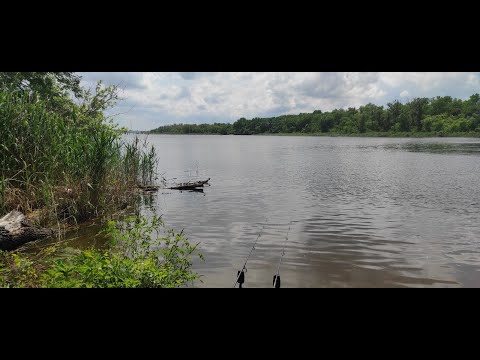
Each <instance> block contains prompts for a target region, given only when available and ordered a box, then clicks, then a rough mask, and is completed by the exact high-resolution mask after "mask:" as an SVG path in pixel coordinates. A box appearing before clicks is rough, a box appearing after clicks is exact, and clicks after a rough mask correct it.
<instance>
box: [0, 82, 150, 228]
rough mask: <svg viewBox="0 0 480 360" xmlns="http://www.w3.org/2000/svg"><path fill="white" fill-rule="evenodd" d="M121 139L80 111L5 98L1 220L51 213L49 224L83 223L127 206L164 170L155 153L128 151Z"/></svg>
mask: <svg viewBox="0 0 480 360" xmlns="http://www.w3.org/2000/svg"><path fill="white" fill-rule="evenodd" d="M123 132H124V131H123V130H121V129H118V128H117V127H116V126H114V125H113V124H112V123H111V122H108V121H107V120H106V119H105V117H104V116H103V114H98V113H96V114H94V115H92V114H90V113H88V112H87V111H85V109H83V108H82V107H81V106H79V105H76V104H73V103H71V104H68V106H67V107H66V108H65V109H62V111H61V112H60V111H58V110H54V109H52V108H51V107H50V105H49V103H47V102H45V101H43V100H41V99H39V98H38V97H37V96H35V95H32V94H31V93H29V92H26V91H7V90H3V91H0V213H1V214H4V213H6V212H7V211H10V210H12V209H19V210H21V211H23V212H26V213H29V212H32V211H33V210H35V209H40V208H43V209H45V208H46V209H48V211H47V213H48V220H68V221H82V220H86V219H88V218H92V217H96V216H99V215H102V214H104V213H105V212H106V211H108V210H109V209H111V208H112V207H117V206H122V205H123V204H124V203H125V201H127V199H128V198H129V195H128V192H129V191H130V190H131V188H132V185H137V184H147V183H152V182H153V181H154V179H155V174H156V167H157V165H158V159H157V153H156V151H155V149H154V148H153V147H148V144H147V143H146V142H144V143H143V144H140V143H139V140H138V138H137V139H135V141H134V142H133V143H132V144H128V143H124V141H123V140H122V137H121V136H122V134H123ZM1 214H0V215H1ZM45 221H47V220H45Z"/></svg>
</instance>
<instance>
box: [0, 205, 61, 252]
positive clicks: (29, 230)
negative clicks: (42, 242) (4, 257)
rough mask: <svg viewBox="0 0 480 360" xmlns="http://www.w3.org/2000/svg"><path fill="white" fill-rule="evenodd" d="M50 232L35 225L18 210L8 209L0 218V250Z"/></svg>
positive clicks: (16, 246)
mask: <svg viewBox="0 0 480 360" xmlns="http://www.w3.org/2000/svg"><path fill="white" fill-rule="evenodd" d="M52 234H53V231H52V230H51V229H45V228H38V227H35V226H34V225H33V224H32V223H31V222H30V221H28V220H27V219H26V218H25V215H23V214H22V213H21V212H20V211H16V210H13V211H10V212H9V213H8V214H7V215H5V216H4V217H2V218H0V250H13V249H16V248H18V247H20V246H22V245H23V244H25V243H27V242H30V241H34V240H37V239H41V238H44V237H47V236H50V235H52Z"/></svg>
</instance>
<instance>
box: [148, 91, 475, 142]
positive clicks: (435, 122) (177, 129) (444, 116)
mask: <svg viewBox="0 0 480 360" xmlns="http://www.w3.org/2000/svg"><path fill="white" fill-rule="evenodd" d="M151 132H152V133H160V134H162V133H163V134H222V135H227V134H235V135H253V134H281V133H287V134H288V133H305V134H310V133H330V134H338V135H350V134H364V133H367V134H368V133H387V134H399V133H430V134H435V135H439V136H444V135H449V134H456V133H472V134H480V95H479V94H474V95H472V96H470V98H469V99H467V100H461V99H454V98H452V97H451V96H437V97H434V98H431V99H429V98H415V99H413V100H411V101H409V102H407V103H405V104H402V103H401V102H399V101H398V100H395V101H394V102H391V103H388V104H387V106H386V107H384V106H377V105H374V104H372V103H369V104H367V105H364V106H360V107H359V108H358V109H357V108H352V107H350V108H348V109H347V110H345V109H335V110H333V111H328V112H322V111H321V110H315V111H314V112H313V113H301V114H298V115H282V116H277V117H271V118H259V117H256V118H253V119H251V120H247V119H245V118H241V119H239V120H237V121H235V122H234V123H233V124H228V123H214V124H201V125H196V124H175V125H166V126H160V127H159V128H157V129H154V130H152V131H151Z"/></svg>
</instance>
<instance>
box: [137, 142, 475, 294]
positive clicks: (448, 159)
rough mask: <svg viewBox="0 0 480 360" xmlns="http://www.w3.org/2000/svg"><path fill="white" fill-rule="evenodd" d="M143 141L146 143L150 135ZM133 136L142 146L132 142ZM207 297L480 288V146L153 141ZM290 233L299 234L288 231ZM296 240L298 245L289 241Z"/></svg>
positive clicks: (173, 214) (165, 193)
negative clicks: (229, 292) (258, 291)
mask: <svg viewBox="0 0 480 360" xmlns="http://www.w3.org/2000/svg"><path fill="white" fill-rule="evenodd" d="M142 136H143V135H142ZM132 138H133V136H132ZM148 139H149V141H150V142H151V143H152V144H154V145H155V146H156V147H157V149H158V152H159V154H160V166H159V171H160V172H161V173H164V176H165V177H166V178H167V179H168V180H169V182H170V183H173V182H175V181H185V180H191V179H206V178H211V180H210V184H211V186H209V187H205V189H204V192H203V193H199V192H188V191H177V190H160V191H159V192H158V195H156V196H155V197H154V202H153V204H154V206H153V208H151V209H145V210H144V211H145V212H146V213H148V212H149V211H156V212H157V213H159V214H163V219H164V220H165V222H166V224H167V226H168V227H169V228H174V229H176V230H178V231H180V230H181V229H184V230H185V233H186V234H187V237H188V238H189V240H191V241H193V242H199V243H200V245H199V249H200V251H201V252H202V253H203V254H204V256H205V262H203V263H202V262H200V261H195V264H194V269H195V270H196V271H198V272H199V273H200V274H202V275H204V276H203V283H198V284H196V285H195V286H198V287H232V285H233V283H234V282H235V279H236V274H237V270H239V269H241V268H242V266H243V263H244V262H245V260H246V258H247V256H248V254H249V253H250V250H251V248H252V246H253V244H254V242H255V239H256V238H257V236H258V234H259V232H260V231H261V230H262V228H263V231H262V233H261V236H260V237H259V238H258V242H257V246H256V248H255V250H254V251H253V252H252V255H251V257H250V259H249V261H248V263H247V269H248V272H247V273H246V278H245V284H244V287H245V288H248V287H271V286H272V277H273V275H274V274H275V272H276V271H277V267H278V263H279V260H280V256H281V254H282V248H283V247H284V246H285V255H284V257H283V259H282V263H281V266H280V275H281V282H282V287H404V286H406V287H480V181H479V180H480V177H479V174H480V139H463V138H442V139H440V138H429V139H408V138H403V139H399V138H350V137H336V138H334V137H293V136H292V137H290V136H198V135H197V136H195V135H192V136H190V135H180V136H175V135H149V136H148ZM289 228H290V231H288V230H289ZM287 232H288V240H287V241H286V242H285V239H286V235H287Z"/></svg>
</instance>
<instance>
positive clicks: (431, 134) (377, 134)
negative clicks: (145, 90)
mask: <svg viewBox="0 0 480 360" xmlns="http://www.w3.org/2000/svg"><path fill="white" fill-rule="evenodd" d="M129 134H146V135H199V136H204V135H216V136H306V137H318V136H322V137H389V138H444V137H445V138H446V137H448V138H455V137H462V138H480V133H471V132H467V133H452V134H442V135H440V134H438V133H435V132H410V133H409V132H405V133H400V132H399V133H383V132H370V133H363V134H335V133H276V134H271V133H263V134H251V135H240V134H225V135H222V134H215V133H211V134H205V133H204V134H198V133H187V134H178V133H155V132H149V131H145V132H129Z"/></svg>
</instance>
